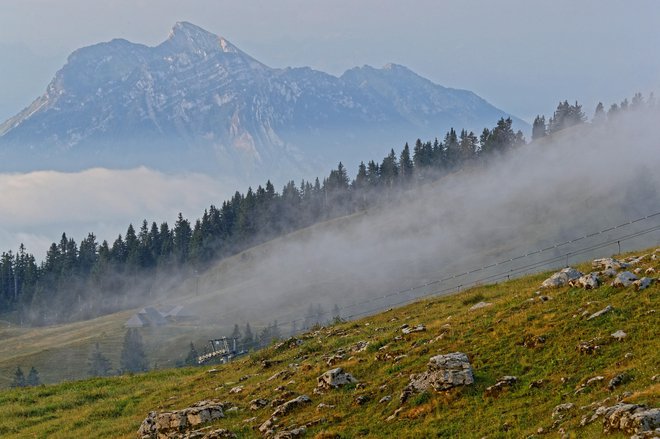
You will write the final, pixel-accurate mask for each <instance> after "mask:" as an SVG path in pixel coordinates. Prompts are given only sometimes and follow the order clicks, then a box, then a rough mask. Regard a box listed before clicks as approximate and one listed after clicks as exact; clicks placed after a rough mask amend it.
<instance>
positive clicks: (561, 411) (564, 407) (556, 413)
mask: <svg viewBox="0 0 660 439" xmlns="http://www.w3.org/2000/svg"><path fill="white" fill-rule="evenodd" d="M574 408H575V404H573V403H572V402H567V403H566V404H559V405H558V406H556V407H555V408H554V410H552V419H561V418H563V417H564V416H566V414H567V413H568V412H570V411H571V410H573V409H574Z"/></svg>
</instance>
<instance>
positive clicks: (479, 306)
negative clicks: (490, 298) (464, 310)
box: [470, 302, 493, 311]
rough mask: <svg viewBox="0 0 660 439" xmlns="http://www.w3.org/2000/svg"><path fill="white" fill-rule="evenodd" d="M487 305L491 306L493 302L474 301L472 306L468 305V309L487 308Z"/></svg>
mask: <svg viewBox="0 0 660 439" xmlns="http://www.w3.org/2000/svg"><path fill="white" fill-rule="evenodd" d="M489 306H493V304H492V303H490V302H479V303H475V304H474V305H472V306H471V307H470V311H476V310H478V309H481V308H487V307H489Z"/></svg>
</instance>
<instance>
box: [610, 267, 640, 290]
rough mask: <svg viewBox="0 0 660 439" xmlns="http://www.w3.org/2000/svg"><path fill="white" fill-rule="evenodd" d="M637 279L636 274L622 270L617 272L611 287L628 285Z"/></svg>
mask: <svg viewBox="0 0 660 439" xmlns="http://www.w3.org/2000/svg"><path fill="white" fill-rule="evenodd" d="M636 280H637V276H635V275H634V274H632V273H631V272H629V271H622V272H621V273H619V274H617V275H616V277H615V278H614V281H613V282H612V286H613V287H624V288H625V287H629V286H630V285H631V284H632V283H633V282H634V281H636Z"/></svg>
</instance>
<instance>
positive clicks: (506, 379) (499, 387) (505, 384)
mask: <svg viewBox="0 0 660 439" xmlns="http://www.w3.org/2000/svg"><path fill="white" fill-rule="evenodd" d="M517 381H518V377H515V376H509V375H506V376H503V377H502V378H500V379H499V380H498V381H497V382H496V383H495V384H493V385H492V386H489V387H487V388H486V392H485V395H486V396H498V395H499V394H500V393H502V392H503V391H504V390H505V389H507V388H509V387H511V386H513V385H514V384H515V383H516V382H517Z"/></svg>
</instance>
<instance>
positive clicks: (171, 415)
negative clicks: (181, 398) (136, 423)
mask: <svg viewBox="0 0 660 439" xmlns="http://www.w3.org/2000/svg"><path fill="white" fill-rule="evenodd" d="M223 409H224V404H222V403H220V402H218V401H200V402H198V403H196V404H193V405H192V406H190V407H188V408H185V409H182V410H176V411H172V412H161V413H158V412H150V413H149V415H148V416H147V417H146V418H145V419H144V421H142V424H141V425H140V428H139V429H138V433H137V437H138V438H139V439H162V438H169V437H176V435H177V434H179V433H182V432H186V431H190V430H192V429H193V428H194V427H197V426H198V425H201V424H205V423H207V422H211V421H213V420H215V419H220V418H224V416H225V414H224V412H223Z"/></svg>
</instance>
